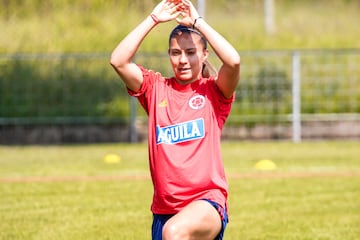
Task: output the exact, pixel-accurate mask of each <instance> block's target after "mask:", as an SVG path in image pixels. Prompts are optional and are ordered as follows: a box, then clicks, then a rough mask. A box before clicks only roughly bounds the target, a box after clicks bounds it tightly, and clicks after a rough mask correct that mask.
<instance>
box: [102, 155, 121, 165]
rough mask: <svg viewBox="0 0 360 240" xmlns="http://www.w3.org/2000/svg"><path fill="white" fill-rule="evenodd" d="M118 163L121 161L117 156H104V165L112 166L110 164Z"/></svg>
mask: <svg viewBox="0 0 360 240" xmlns="http://www.w3.org/2000/svg"><path fill="white" fill-rule="evenodd" d="M120 161H121V158H120V156H119V155H117V154H113V153H109V154H106V155H105V157H104V162H105V163H109V164H112V163H119V162H120Z"/></svg>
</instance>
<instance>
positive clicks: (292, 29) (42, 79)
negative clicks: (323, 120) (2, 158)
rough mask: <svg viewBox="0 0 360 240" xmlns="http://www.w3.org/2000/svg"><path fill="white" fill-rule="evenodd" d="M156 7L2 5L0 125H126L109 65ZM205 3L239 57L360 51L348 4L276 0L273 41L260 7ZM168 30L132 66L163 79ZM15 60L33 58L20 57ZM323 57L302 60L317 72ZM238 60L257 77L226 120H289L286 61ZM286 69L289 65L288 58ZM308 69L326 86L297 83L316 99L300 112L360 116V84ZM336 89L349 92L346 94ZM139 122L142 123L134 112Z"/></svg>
mask: <svg viewBox="0 0 360 240" xmlns="http://www.w3.org/2000/svg"><path fill="white" fill-rule="evenodd" d="M157 2H158V1H154V0H152V1H150V0H149V1H140V0H136V1H135V0H73V1H70V0H58V1H44V0H34V1H31V0H24V1H9V0H1V1H0V29H1V38H0V117H3V118H27V119H36V118H41V117H42V118H51V117H64V116H66V117H70V118H78V117H89V118H97V117H104V116H105V117H111V118H117V117H124V116H128V115H129V113H128V112H129V103H128V99H129V98H128V96H127V94H126V91H125V89H124V86H123V85H122V84H121V82H120V81H119V80H118V77H117V76H116V74H115V73H114V71H112V69H111V67H110V66H109V64H108V58H109V55H110V52H111V51H112V49H113V48H114V47H115V46H116V44H117V43H118V42H119V41H120V40H121V39H122V38H123V37H124V36H125V35H126V34H127V33H128V32H129V31H131V29H132V28H133V27H135V26H136V25H137V24H138V23H139V22H140V21H141V20H142V19H144V17H146V16H147V15H148V14H149V13H150V11H151V10H152V8H153V6H154V5H155V4H156V3H157ZM194 3H195V4H196V1H194ZM206 3H207V8H206V15H205V18H206V20H207V21H208V22H209V23H210V24H211V25H212V26H214V27H215V28H216V29H217V30H218V31H219V32H220V33H222V34H223V35H224V36H225V37H226V38H227V39H229V41H230V42H231V43H233V44H234V46H235V47H236V49H238V50H239V51H242V52H243V53H244V55H245V53H246V52H247V51H251V50H269V49H313V48H319V49H324V48H331V49H339V48H341V49H344V48H345V49H353V48H360V41H359V39H360V28H359V27H358V23H359V22H360V14H359V12H360V3H359V1H356V0H328V1H326V0H317V1H311V0H303V1H290V0H276V1H275V6H276V7H275V9H276V11H275V12H276V32H275V33H274V34H271V35H268V34H266V33H265V31H264V20H263V18H264V16H263V0H241V1H240V0H226V1H225V0H207V1H206ZM174 25H175V23H174V22H172V23H166V24H161V25H159V26H157V28H156V29H155V30H154V31H152V32H151V33H150V36H149V37H148V38H146V40H145V41H144V44H143V45H142V46H141V51H140V52H141V54H142V55H141V54H139V55H138V56H137V61H138V62H139V63H140V64H147V66H156V69H157V70H158V71H160V72H162V73H165V74H167V73H168V74H171V73H170V72H171V70H170V69H169V67H168V64H162V63H163V62H166V63H167V61H168V60H167V58H166V49H167V41H168V33H169V31H170V30H171V29H172V28H173V27H174ZM19 53H34V54H39V55H36V56H35V57H34V58H28V55H19ZM43 54H45V55H43ZM46 54H48V55H46ZM66 54H75V55H66ZM77 54H79V55H77ZM161 54H165V55H161ZM321 58H322V57H319V58H315V59H310V60H305V61H307V63H308V64H310V65H311V64H318V63H319V62H320V60H319V59H321ZM244 59H246V63H247V64H249V63H251V64H254V65H256V67H258V68H259V69H256V70H255V71H256V72H249V71H248V72H246V71H244V70H243V71H242V81H241V86H240V87H239V91H238V94H239V96H238V98H237V99H239V101H241V105H239V104H240V103H238V102H237V103H236V104H235V106H234V108H233V109H234V110H233V112H234V113H236V114H240V113H241V114H242V115H244V114H254V115H258V116H261V115H266V114H272V116H275V115H276V114H288V113H290V112H291V79H290V78H291V72H290V71H291V66H285V65H284V62H277V63H275V64H273V63H272V57H269V58H268V59H264V60H262V59H261V60H259V59H258V58H256V57H254V56H250V55H247V56H245V58H244ZM349 59H350V58H347V56H344V57H341V56H338V55H336V56H335V57H333V59H332V60H331V61H332V62H329V63H326V64H334V65H335V64H343V63H347V62H350V61H352V60H349ZM354 59H357V58H354ZM284 61H286V62H287V63H290V62H291V60H290V59H289V58H288V59H287V60H284ZM305 61H304V62H305ZM311 61H313V62H311ZM244 62H245V61H244ZM354 64H355V65H354V66H351V67H349V69H348V71H349V72H348V73H345V74H348V75H355V76H358V75H359V74H358V71H359V69H357V70H356V71H355V70H353V68H357V67H356V66H357V65H356V64H357V63H356V60H355V61H354ZM314 69H315V70H314V71H313V72H310V71H312V70H307V72H306V73H304V76H305V75H310V74H311V76H315V78H319V79H326V80H325V81H324V83H321V85H320V84H319V85H318V86H315V87H314V86H313V84H314V83H313V81H312V79H311V80H310V81H309V83H306V82H305V83H304V82H303V85H304V86H307V87H309V89H315V88H316V89H318V90H317V92H315V93H314V94H317V96H319V98H320V101H318V99H316V101H314V96H315V95H309V96H302V97H303V100H304V103H303V104H302V107H303V111H304V112H307V113H320V112H321V113H329V112H331V113H339V112H340V113H341V112H359V111H360V106H359V104H357V103H358V102H359V99H360V93H359V92H357V91H356V89H359V87H358V84H360V83H359V82H355V83H351V84H352V85H353V86H347V85H349V84H348V83H347V81H344V80H346V79H348V78H350V76H341V77H338V76H336V74H338V73H337V72H336V68H332V67H331V68H330V69H329V70H327V71H324V72H320V73H319V71H318V70H317V69H318V68H317V67H314ZM169 70H170V71H169ZM316 74H319V75H316ZM328 80H329V82H327V81H328ZM324 86H326V87H324ZM342 89H354V91H352V93H351V94H348V93H344V91H343V90H342ZM314 91H315V90H314ZM304 93H306V94H308V93H310V94H312V92H310V91H304ZM326 99H337V102H338V103H341V104H333V103H331V104H330V106H329V105H327V106H323V105H321V104H317V106H314V105H313V103H314V102H324V103H325V100H326ZM323 100H324V101H323ZM278 103H281V104H278ZM264 106H266V109H264ZM139 113H140V114H143V112H142V111H141V110H140V112H139ZM261 119H262V118H261ZM11 121H12V120H11ZM27 121H33V120H27Z"/></svg>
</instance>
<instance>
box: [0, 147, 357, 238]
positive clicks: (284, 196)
mask: <svg viewBox="0 0 360 240" xmlns="http://www.w3.org/2000/svg"><path fill="white" fill-rule="evenodd" d="M108 153H116V154H119V155H120V156H121V159H122V161H121V163H120V164H106V163H104V162H103V157H104V156H105V155H106V154H108ZM223 156H224V162H225V167H226V172H227V175H228V178H229V185H230V198H229V205H230V207H229V211H230V223H229V225H228V229H227V231H226V235H225V236H226V238H225V239H286V240H289V239H290V240H292V239H294V240H295V239H304V240H305V239H329V240H331V239H333V240H335V239H336V240H338V239H347V240H349V239H350V240H352V239H354V240H355V239H357V238H358V236H359V235H360V229H359V227H358V224H359V222H360V204H359V201H358V199H359V197H360V189H359V186H360V176H359V174H360V159H359V156H360V142H349V141H348V142H335V141H334V142H304V143H301V144H293V143H290V142H274V143H270V142H263V143H252V142H224V143H223ZM260 159H271V160H273V161H274V162H275V163H276V164H277V169H276V170H274V171H272V172H262V171H259V170H256V169H254V165H255V163H256V162H257V161H259V160H260ZM0 166H1V168H0V181H1V182H0V196H1V198H0V219H1V224H0V239H37V240H42V239H44V240H45V239H53V240H57V239H67V240H71V239H74V240H78V239H90V240H91V239H135V240H137V239H150V226H151V213H150V211H149V205H150V203H151V197H152V196H151V195H152V185H151V182H150V180H149V178H148V176H149V174H148V165H147V147H146V145H145V144H134V145H129V144H103V145H99V144H96V145H69V146H0ZM35 177H36V178H35ZM69 177H72V178H69ZM96 177H98V179H97V180H96V179H95V178H96ZM99 177H102V178H100V179H99ZM106 177H107V178H106ZM111 177H116V178H111ZM26 180H30V181H28V182H26Z"/></svg>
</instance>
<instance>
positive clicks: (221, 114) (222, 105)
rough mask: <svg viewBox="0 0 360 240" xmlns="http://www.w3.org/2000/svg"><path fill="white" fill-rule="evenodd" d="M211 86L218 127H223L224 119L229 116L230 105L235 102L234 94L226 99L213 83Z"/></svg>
mask: <svg viewBox="0 0 360 240" xmlns="http://www.w3.org/2000/svg"><path fill="white" fill-rule="evenodd" d="M211 84H212V87H211V89H212V95H213V96H216V97H214V99H213V100H214V102H215V106H214V110H215V112H216V115H217V119H218V123H219V126H220V127H223V125H224V124H225V121H226V119H227V118H228V116H229V114H230V110H231V106H232V103H233V102H234V101H235V92H234V93H233V95H232V96H231V97H230V98H226V97H225V96H224V95H223V94H222V92H221V91H220V89H219V87H218V86H217V85H216V82H215V81H211Z"/></svg>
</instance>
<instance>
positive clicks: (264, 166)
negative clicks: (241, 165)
mask: <svg viewBox="0 0 360 240" xmlns="http://www.w3.org/2000/svg"><path fill="white" fill-rule="evenodd" d="M255 168H256V169H258V170H274V169H276V164H275V163H274V162H273V161H271V160H269V159H262V160H260V161H259V162H257V163H256V164H255Z"/></svg>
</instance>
